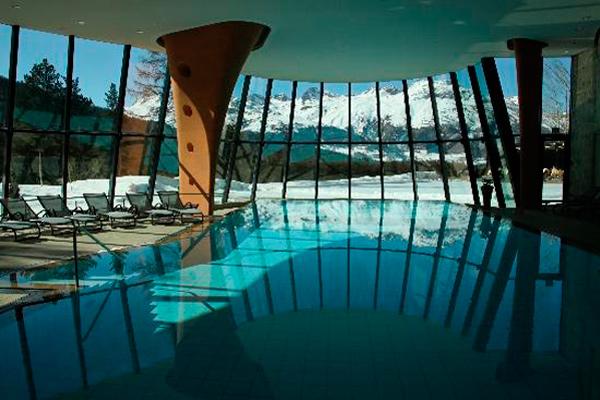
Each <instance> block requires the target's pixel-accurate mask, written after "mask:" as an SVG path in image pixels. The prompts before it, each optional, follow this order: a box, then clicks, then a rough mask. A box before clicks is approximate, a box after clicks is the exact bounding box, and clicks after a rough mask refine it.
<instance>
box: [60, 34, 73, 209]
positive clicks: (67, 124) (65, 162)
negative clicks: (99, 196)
mask: <svg viewBox="0 0 600 400" xmlns="http://www.w3.org/2000/svg"><path fill="white" fill-rule="evenodd" d="M74 52H75V36H73V35H69V46H68V48H67V76H66V78H65V81H66V82H65V86H66V93H65V112H64V121H63V128H64V130H65V134H64V136H63V146H62V160H61V162H62V185H61V189H62V198H63V202H64V203H65V205H66V204H67V194H68V193H67V184H68V183H69V148H70V144H71V102H72V100H73V54H74Z"/></svg>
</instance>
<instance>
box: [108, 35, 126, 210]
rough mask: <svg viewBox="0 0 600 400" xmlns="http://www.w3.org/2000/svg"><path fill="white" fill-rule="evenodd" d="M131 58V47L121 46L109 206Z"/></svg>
mask: <svg viewBox="0 0 600 400" xmlns="http://www.w3.org/2000/svg"><path fill="white" fill-rule="evenodd" d="M130 57H131V45H130V44H126V45H124V46H123V62H122V63H121V80H120V82H119V98H118V101H117V108H116V111H117V112H116V115H115V131H116V136H115V139H114V140H115V141H116V142H115V143H114V146H113V160H112V170H111V175H110V184H109V187H108V191H109V199H110V204H112V205H114V204H115V186H116V184H117V173H118V168H119V150H120V147H121V138H122V137H123V110H124V108H125V94H126V91H127V75H128V73H129V59H130Z"/></svg>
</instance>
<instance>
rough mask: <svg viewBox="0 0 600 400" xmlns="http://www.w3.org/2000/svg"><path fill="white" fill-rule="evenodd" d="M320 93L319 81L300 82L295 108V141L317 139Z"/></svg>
mask: <svg viewBox="0 0 600 400" xmlns="http://www.w3.org/2000/svg"><path fill="white" fill-rule="evenodd" d="M320 93H321V87H320V84H319V83H310V82H298V87H297V88H296V107H295V110H294V131H293V133H292V139H293V140H294V141H296V142H311V141H312V142H314V141H316V140H317V128H318V124H319V96H320Z"/></svg>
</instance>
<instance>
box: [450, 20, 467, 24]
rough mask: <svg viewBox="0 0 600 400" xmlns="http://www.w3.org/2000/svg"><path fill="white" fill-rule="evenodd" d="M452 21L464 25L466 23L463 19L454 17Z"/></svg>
mask: <svg viewBox="0 0 600 400" xmlns="http://www.w3.org/2000/svg"><path fill="white" fill-rule="evenodd" d="M452 23H453V24H454V25H466V24H467V23H466V22H465V21H463V20H462V19H456V20H454V21H452Z"/></svg>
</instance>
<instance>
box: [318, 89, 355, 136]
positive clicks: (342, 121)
mask: <svg viewBox="0 0 600 400" xmlns="http://www.w3.org/2000/svg"><path fill="white" fill-rule="evenodd" d="M349 107H350V105H349V104H348V84H346V83H326V84H325V87H324V93H323V119H322V123H321V140H322V141H323V142H347V141H348V110H349Z"/></svg>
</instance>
